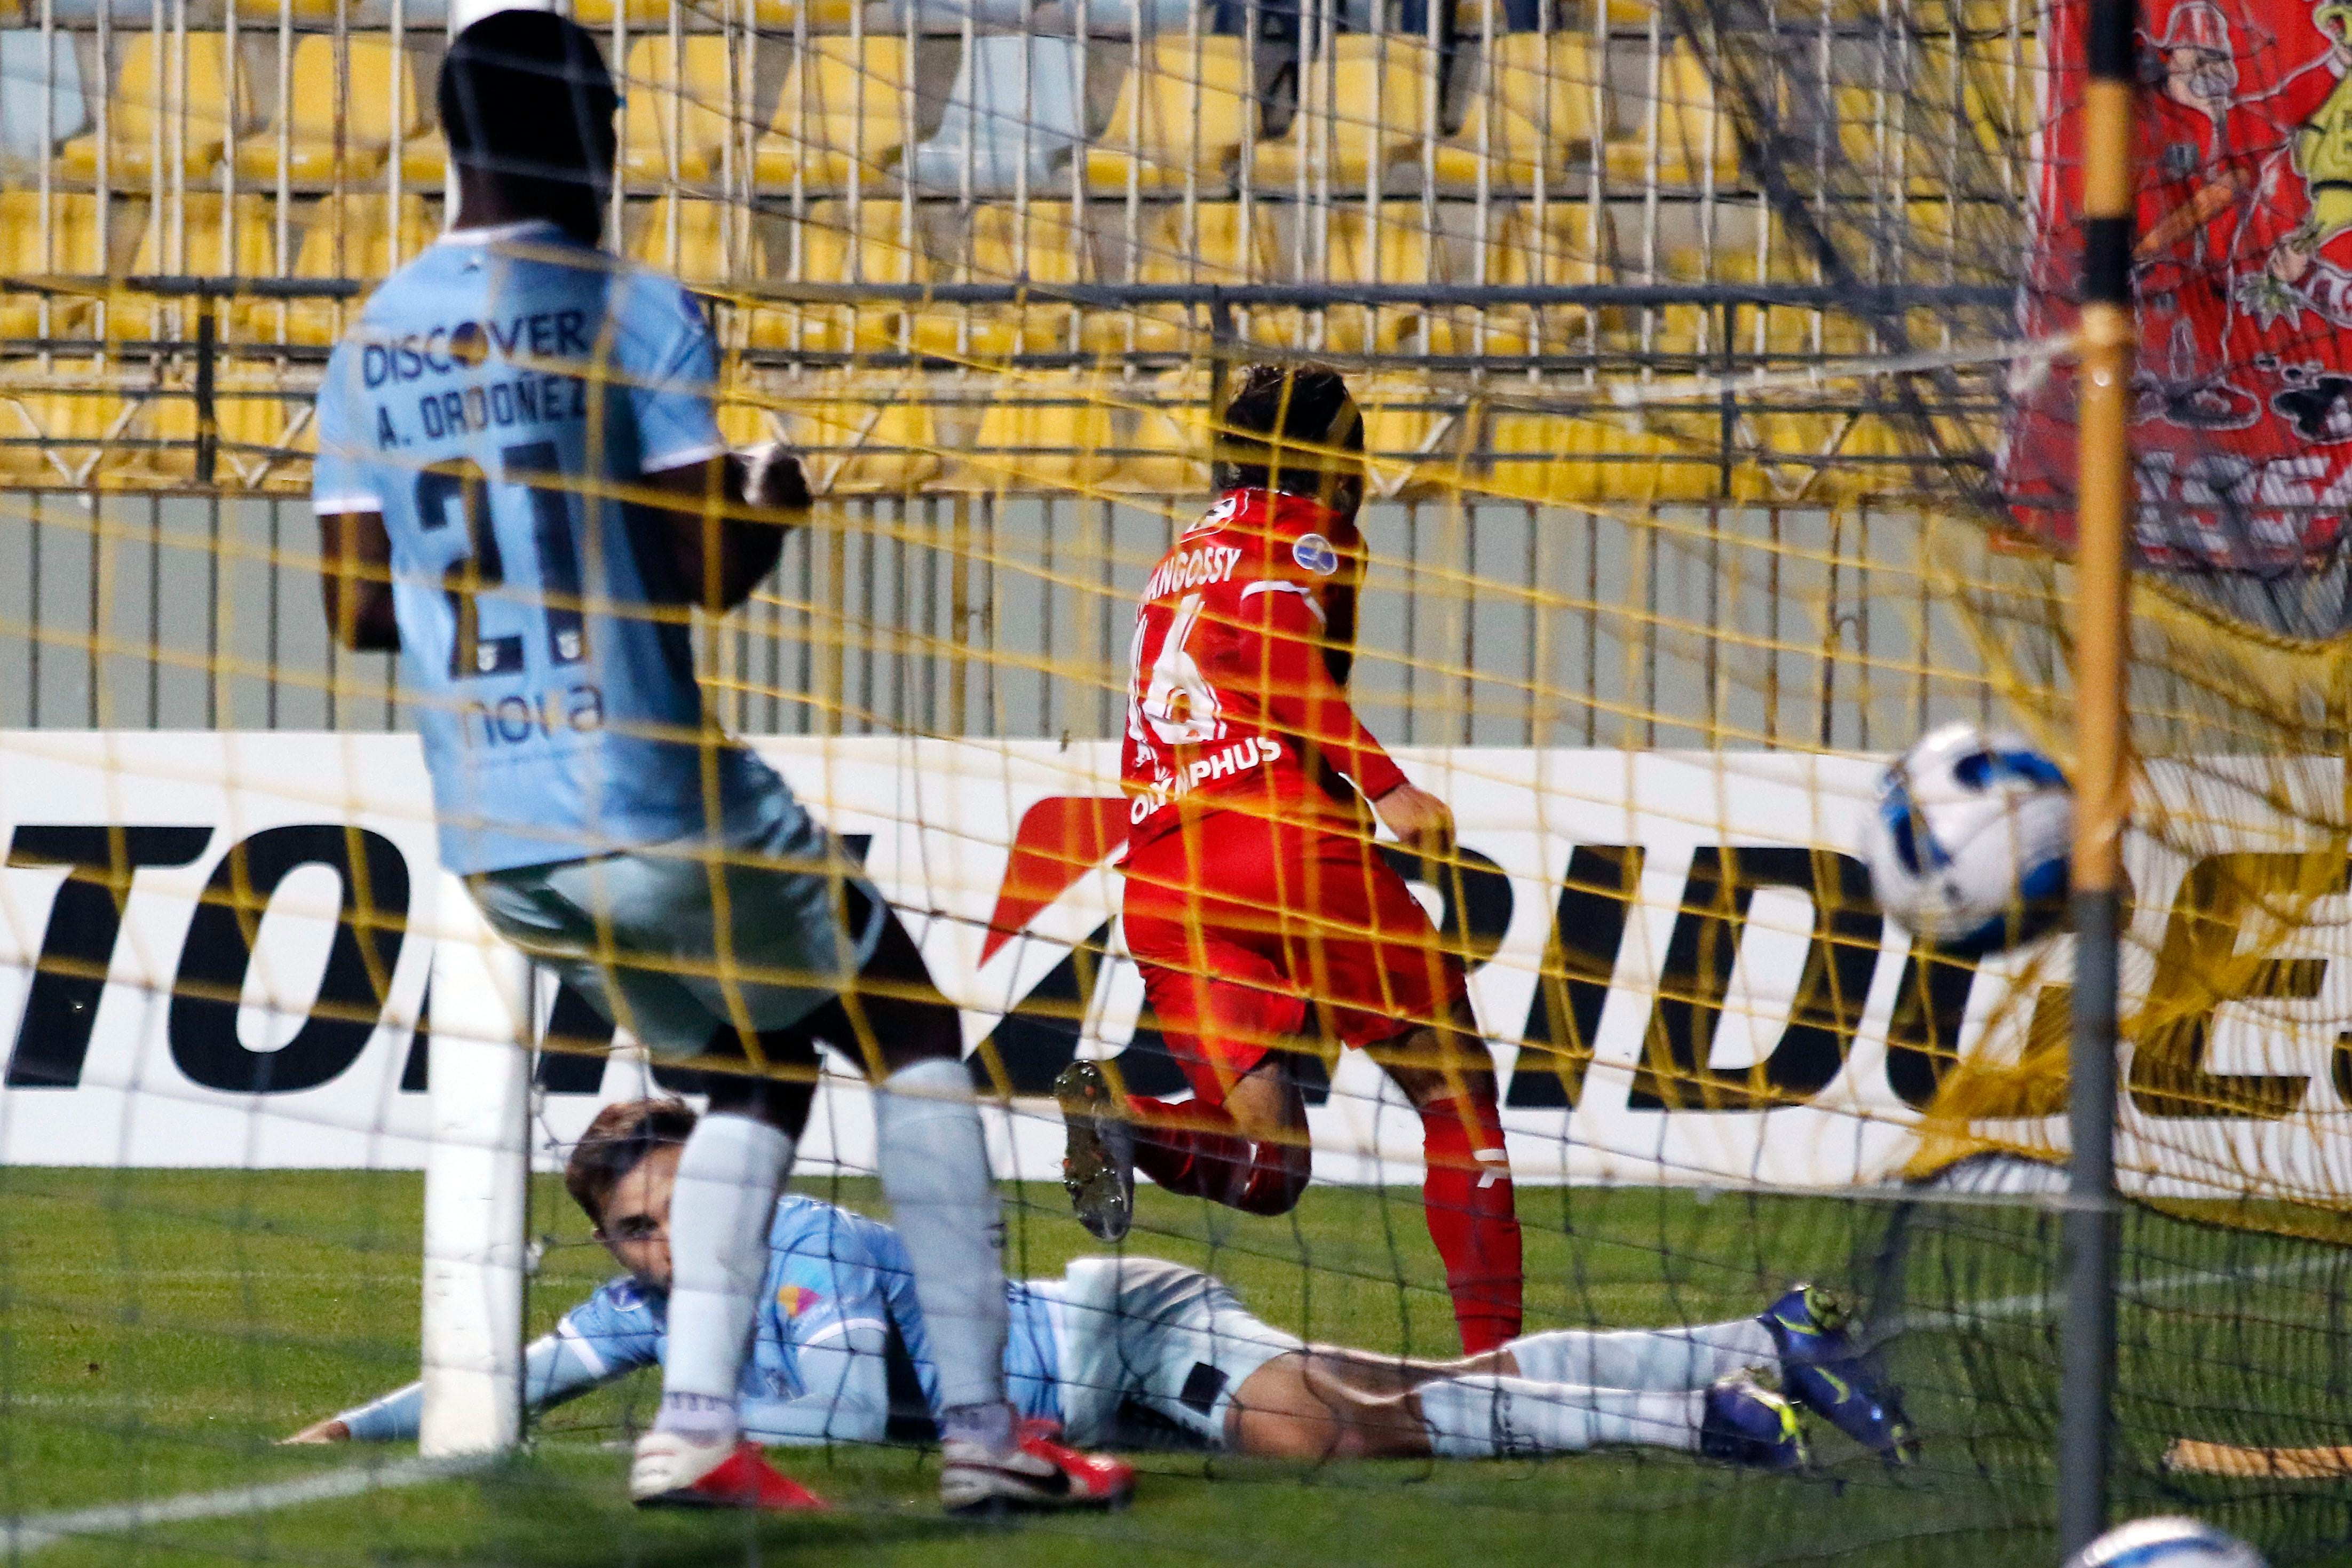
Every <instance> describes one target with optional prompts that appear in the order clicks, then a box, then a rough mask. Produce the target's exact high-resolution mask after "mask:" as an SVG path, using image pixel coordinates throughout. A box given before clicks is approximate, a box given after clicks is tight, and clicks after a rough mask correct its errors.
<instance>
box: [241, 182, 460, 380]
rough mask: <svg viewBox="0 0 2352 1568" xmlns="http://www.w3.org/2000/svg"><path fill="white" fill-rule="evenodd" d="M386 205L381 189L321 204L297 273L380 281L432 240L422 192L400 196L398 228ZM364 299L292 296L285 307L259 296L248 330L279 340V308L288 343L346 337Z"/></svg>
mask: <svg viewBox="0 0 2352 1568" xmlns="http://www.w3.org/2000/svg"><path fill="white" fill-rule="evenodd" d="M384 208H385V202H384V197H383V193H382V192H380V191H367V192H355V191H347V192H345V193H344V194H343V195H340V196H329V197H328V198H327V199H326V200H324V201H322V202H320V204H319V205H318V209H317V210H316V211H315V212H313V213H312V214H311V215H310V226H308V227H307V228H305V229H304V230H303V231H302V244H301V247H300V248H299V249H298V250H297V251H296V252H295V253H294V276H295V277H297V278H352V279H359V280H360V281H362V282H366V283H373V282H379V281H381V280H382V279H386V278H389V277H391V276H392V275H393V273H394V271H395V270H397V269H398V268H400V267H402V266H403V265H404V264H405V263H407V262H409V261H411V260H413V259H415V257H416V255H417V254H418V253H419V252H420V251H422V250H424V249H425V247H426V246H429V245H431V244H432V243H433V237H434V230H433V222H432V219H431V217H430V216H428V215H427V213H426V210H425V198H424V197H423V196H420V195H404V196H402V197H401V198H400V222H399V225H398V226H397V227H395V226H394V225H392V224H391V223H389V222H388V221H387V218H388V216H389V215H388V214H387V213H386V212H385V210H384ZM363 301H364V296H362V297H360V298H355V299H352V300H349V301H339V300H287V301H285V302H284V304H283V305H280V304H278V303H276V302H272V301H268V300H255V301H254V302H253V303H252V304H251V306H250V307H249V308H248V309H247V311H246V313H245V319H246V322H247V331H250V332H251V333H253V334H254V335H255V336H257V337H260V338H262V339H265V340H268V339H274V338H276V337H277V335H278V311H279V310H284V311H285V312H286V329H285V330H286V337H285V341H286V342H289V343H331V342H336V341H337V340H338V339H340V338H341V336H342V334H343V327H344V324H345V323H346V322H347V321H351V320H352V319H353V318H354V317H356V316H357V315H358V313H359V308H360V306H361V304H362V302H363Z"/></svg>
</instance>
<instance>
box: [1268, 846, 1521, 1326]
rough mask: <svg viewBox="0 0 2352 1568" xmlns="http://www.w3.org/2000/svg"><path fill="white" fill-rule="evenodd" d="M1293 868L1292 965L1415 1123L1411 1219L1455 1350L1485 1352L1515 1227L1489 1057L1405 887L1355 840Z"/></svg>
mask: <svg viewBox="0 0 2352 1568" xmlns="http://www.w3.org/2000/svg"><path fill="white" fill-rule="evenodd" d="M1299 862H1300V875H1301V877H1302V879H1303V880H1305V881H1306V884H1307V886H1308V887H1310V888H1311V889H1313V892H1314V896H1315V898H1316V900H1317V901H1318V908H1319V909H1320V910H1321V911H1322V912H1323V919H1322V921H1319V922H1318V926H1317V927H1316V928H1315V929H1314V930H1312V931H1308V932H1307V933H1306V934H1305V936H1304V938H1303V940H1302V941H1300V942H1298V943H1297V946H1299V947H1300V948H1301V950H1302V951H1301V952H1300V953H1299V956H1298V958H1297V962H1298V963H1301V964H1303V965H1306V966H1307V969H1308V972H1309V973H1310V974H1311V976H1312V982H1311V984H1312V986H1313V990H1314V994H1316V995H1318V996H1323V997H1328V998H1330V999H1331V1006H1330V1017H1331V1020H1332V1026H1333V1028H1334V1029H1335V1031H1336V1032H1337V1033H1338V1034H1339V1037H1340V1038H1341V1039H1342V1040H1343V1041H1344V1042H1346V1043H1347V1044H1349V1045H1355V1046H1360V1047H1364V1049H1365V1051H1366V1053H1367V1054H1368V1055H1370V1056H1371V1057H1372V1058H1373V1059H1374V1060H1376V1061H1378V1062H1379V1063H1380V1064H1381V1067H1382V1068H1384V1069H1385V1070H1386V1071H1387V1073H1388V1075H1389V1077H1390V1078H1391V1079H1394V1080H1395V1082H1396V1084H1397V1086H1398V1088H1399V1089H1402V1090H1403V1092H1404V1095H1405V1098H1406V1099H1407V1100H1409V1101H1410V1102H1411V1103H1412V1107H1413V1109H1414V1110H1416V1111H1417V1112H1419V1114H1420V1116H1421V1127H1422V1151H1423V1170H1424V1172H1425V1173H1424V1175H1423V1180H1422V1201H1423V1212H1424V1214H1425V1215H1426V1216H1427V1222H1428V1225H1429V1236H1430V1239H1431V1240H1432V1241H1433V1242H1434V1243H1435V1244H1436V1247H1437V1253H1438V1257H1439V1258H1441V1259H1442V1260H1443V1261H1444V1265H1445V1283H1446V1288H1447V1289H1448V1290H1449V1291H1450V1292H1451V1293H1452V1295H1453V1298H1454V1320H1455V1322H1456V1323H1457V1325H1458V1326H1459V1327H1460V1330H1461V1333H1462V1348H1463V1349H1464V1350H1465V1352H1470V1353H1473V1354H1475V1353H1476V1352H1480V1351H1485V1350H1491V1349H1493V1348H1494V1347H1496V1345H1499V1344H1501V1343H1502V1342H1504V1341H1506V1340H1508V1339H1509V1338H1510V1337H1511V1336H1512V1335H1514V1334H1516V1333H1517V1332H1518V1331H1519V1323H1520V1297H1521V1292H1522V1266H1521V1258H1520V1238H1519V1221H1518V1215H1517V1196H1516V1194H1515V1192H1514V1190H1513V1186H1512V1183H1511V1167H1510V1162H1509V1157H1508V1155H1507V1153H1506V1152H1505V1149H1504V1141H1503V1118H1502V1103H1501V1094H1500V1090H1499V1088H1498V1086H1497V1084H1496V1078H1495V1068H1494V1060H1493V1058H1492V1057H1491V1056H1490V1055H1489V1054H1488V1052H1487V1049H1486V1041H1485V1039H1484V1038H1483V1037H1480V1035H1479V1033H1478V1026H1477V1020H1476V1018H1475V1016H1474V1015H1473V1013H1472V1012H1471V1009H1470V1002H1469V996H1468V994H1467V991H1466V989H1465V978H1464V973H1463V969H1462V965H1461V963H1460V961H1459V960H1458V959H1456V958H1455V957H1454V955H1452V954H1450V953H1447V952H1444V951H1443V950H1441V949H1440V947H1439V946H1438V938H1437V932H1436V931H1435V930H1434V929H1433V927H1432V926H1431V925H1430V923H1429V916H1428V915H1427V913H1426V912H1424V911H1423V909H1422V907H1421V905H1420V904H1419V902H1417V901H1416V900H1414V899H1413V896H1412V891H1411V890H1410V889H1408V888H1407V887H1406V886H1405V883H1404V879H1402V878H1401V877H1399V876H1398V875H1397V874H1396V873H1395V872H1394V871H1393V870H1391V868H1389V865H1388V863H1387V862H1386V861H1385V860H1383V859H1382V858H1380V857H1379V856H1377V855H1374V854H1371V853H1370V852H1369V848H1368V847H1367V846H1365V845H1364V844H1362V843H1361V842H1360V840H1355V839H1349V838H1343V837H1336V836H1327V837H1321V838H1319V839H1318V840H1317V841H1316V842H1315V843H1314V844H1313V845H1312V846H1311V847H1308V848H1307V849H1306V850H1305V852H1304V853H1303V854H1301V855H1300V856H1299ZM1400 1019H1402V1020H1407V1022H1406V1024H1405V1026H1403V1027H1402V1028H1400V1027H1399V1026H1398V1020H1400Z"/></svg>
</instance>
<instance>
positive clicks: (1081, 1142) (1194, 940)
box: [1055, 365, 1520, 1354]
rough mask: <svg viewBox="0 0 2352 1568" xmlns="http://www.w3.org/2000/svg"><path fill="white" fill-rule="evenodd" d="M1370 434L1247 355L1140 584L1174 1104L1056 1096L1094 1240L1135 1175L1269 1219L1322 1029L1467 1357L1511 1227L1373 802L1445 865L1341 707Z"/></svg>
mask: <svg viewBox="0 0 2352 1568" xmlns="http://www.w3.org/2000/svg"><path fill="white" fill-rule="evenodd" d="M1363 447H1364V422H1363V416H1362V415H1361V414H1360V412H1359V411H1358V410H1357V407H1356V405H1355V402H1354V400H1353V399H1352V398H1351V397H1349V395H1348V388H1347V384H1346V383H1345V382H1343V381H1342V380H1341V379H1340V378H1339V374H1338V373H1337V372H1335V371H1331V370H1328V369H1326V368H1323V367H1321V366H1312V365H1310V366H1301V367H1297V368H1295V369H1293V368H1286V367H1282V366H1276V365H1255V366H1252V367H1250V368H1249V369H1248V370H1247V371H1245V372H1244V374H1243V376H1242V380H1241V384H1240V386H1239V388H1238V390H1237V391H1236V392H1235V393H1234V397H1233V400H1232V402H1231V404H1230V405H1228V406H1227V409H1226V413H1225V425H1224V431H1223V434H1222V435H1221V437H1220V438H1219V440H1218V446H1217V458H1218V462H1217V486H1218V489H1219V492H1220V494H1219V498H1218V500H1217V501H1216V503H1215V504H1214V505H1213V506H1212V507H1210V509H1209V510H1208V511H1207V512H1206V513H1205V514H1203V515H1202V518H1201V520H1200V521H1197V522H1195V523H1193V524H1192V526H1191V527H1190V528H1188V529H1186V530H1185V531H1184V533H1183V536H1182V537H1181V538H1180V539H1179V540H1178V541H1177V542H1176V545H1175V548H1173V549H1172V550H1171V551H1170V552H1168V553H1167V555H1166V556H1165V557H1163V558H1162V559H1161V561H1160V564H1159V566H1158V567H1157V568H1156V569H1155V570H1154V571H1153V573H1152V574H1151V577H1150V581H1149V583H1148V584H1147V585H1146V586H1145V589H1144V595H1143V604H1142V607H1141V609H1140V610H1139V613H1138V614H1137V616H1136V623H1135V641H1134V645H1133V669H1132V675H1131V688H1130V690H1129V699H1128V720H1127V738H1126V743H1125V754H1124V765H1123V770H1122V780H1121V782H1122V785H1123V787H1124V788H1125V789H1126V791H1127V793H1128V795H1129V823H1130V826H1129V837H1128V845H1127V854H1126V860H1125V863H1124V867H1123V869H1124V870H1125V873H1126V879H1127V894H1126V908H1125V911H1124V919H1125V922H1126V931H1127V945H1128V950H1129V952H1131V953H1133V954H1134V956H1135V960H1136V962H1137V963H1138V964H1139V965H1140V966H1141V968H1142V971H1143V979H1144V988H1145V993H1146V994H1147V996H1148V998H1149V1000H1150V1005H1151V1009H1152V1011H1153V1012H1154V1013H1155V1014H1156V1015H1157V1016H1158V1018H1159V1022H1160V1029H1161V1031H1162V1033H1163V1034H1164V1035H1165V1037H1166V1038H1167V1040H1168V1044H1169V1047H1170V1049H1171V1051H1172V1052H1173V1053H1174V1054H1175V1056H1176V1058H1177V1059H1178V1060H1179V1061H1180V1062H1181V1064H1182V1065H1183V1068H1184V1072H1185V1076H1186V1077H1187V1078H1188V1079H1190V1080H1191V1082H1192V1093H1193V1098H1192V1100H1190V1101H1186V1102H1181V1103H1177V1102H1171V1101H1168V1100H1152V1099H1147V1098H1142V1097H1125V1098H1122V1097H1121V1096H1120V1095H1119V1094H1118V1092H1117V1090H1116V1089H1114V1087H1113V1085H1112V1084H1111V1082H1110V1079H1109V1078H1108V1075H1107V1074H1106V1073H1105V1072H1104V1070H1103V1069H1102V1068H1101V1067H1100V1066H1099V1065H1098V1064H1096V1063H1093V1062H1077V1063H1074V1064H1073V1065H1072V1066H1071V1067H1070V1068H1068V1069H1067V1070H1066V1071H1065V1072H1064V1073H1063V1075H1062V1077H1061V1079H1059V1080H1057V1082H1056V1084H1055V1089H1056V1091H1057V1093H1058V1094H1059V1096H1060V1099H1061V1101H1062V1108H1063V1112H1064V1115H1065V1118H1066V1121H1067V1122H1068V1127H1069V1152H1068V1156H1067V1159H1066V1162H1065V1164H1064V1179H1065V1183H1066V1185H1067V1186H1068V1188H1069V1190H1070V1196H1071V1200H1072V1202H1073V1204H1074V1205H1076V1208H1077V1211H1078V1215H1079V1218H1080V1219H1081V1220H1082V1221H1084V1222H1085V1224H1086V1226H1087V1229H1089V1230H1090V1231H1092V1232H1093V1233H1094V1234H1095V1235H1096V1236H1097V1237H1102V1238H1103V1239H1105V1240H1117V1239H1118V1238H1119V1237H1122V1236H1124V1235H1125V1234H1126V1232H1127V1228H1128V1225H1129V1219H1130V1216H1131V1213H1132V1207H1133V1201H1134V1180H1135V1178H1134V1172H1135V1171H1136V1170H1137V1169H1141V1170H1142V1171H1143V1173H1145V1174H1147V1175H1149V1176H1150V1177H1151V1179H1152V1180H1153V1181H1155V1182H1157V1183H1159V1184H1160V1185H1161V1186H1163V1187H1165V1188H1167V1189H1169V1190H1170V1191H1171V1192H1177V1193H1183V1194H1191V1195H1196V1196H1201V1197H1206V1198H1211V1199H1213V1200H1215V1201H1217V1202H1219V1203H1223V1204H1225V1205H1230V1206H1232V1207H1234V1208H1237V1209H1241V1210H1244V1211H1245V1212H1247V1213H1251V1214H1261V1215H1278V1214H1284V1213H1286V1212H1288V1211H1289V1209H1290V1208H1291V1207H1292V1206H1293V1205H1296V1204H1297V1201H1298V1196H1299V1194H1300V1193H1301V1192H1302V1191H1304V1190H1305V1188H1306V1185H1307V1175H1308V1169H1309V1164H1310V1161H1311V1152H1310V1150H1309V1148H1308V1146H1307V1120H1306V1115H1307V1113H1306V1102H1305V1100H1304V1097H1303V1096H1302V1094H1301V1092H1300V1089H1299V1086H1298V1082H1297V1078H1296V1076H1295V1074H1294V1071H1293V1068H1292V1063H1293V1061H1294V1060H1295V1059H1296V1058H1297V1054H1298V1053H1299V1052H1301V1051H1314V1050H1316V1049H1317V1041H1318V1038H1322V1039H1328V1038H1332V1037H1336V1038H1337V1039H1339V1041H1340V1042H1342V1043H1343V1044H1345V1045H1349V1046H1353V1047H1358V1048H1360V1049H1361V1050H1364V1051H1366V1052H1368V1053H1369V1054H1370V1055H1371V1056H1372V1057H1373V1058H1374V1059H1375V1060H1377V1061H1378V1062H1379V1063H1380V1064H1381V1067H1382V1068H1385V1069H1386V1070H1387V1072H1388V1074H1389V1076H1390V1077H1391V1078H1392V1079H1395V1081H1396V1083H1397V1085H1398V1087H1399V1088H1400V1089H1402V1090H1403V1091H1404V1093H1405V1095H1406V1097H1407V1098H1408V1099H1409V1100H1411V1101H1412V1104H1413V1106H1414V1107H1415V1108H1416V1109H1417V1110H1419V1111H1420V1113H1421V1119H1422V1127H1423V1149H1424V1152H1425V1153H1426V1157H1427V1162H1428V1176H1427V1179H1426V1182H1425V1184H1424V1187H1423V1197H1424V1199H1425V1204H1426V1207H1427V1210H1428V1215H1429V1232H1430V1236H1431V1237H1432V1239H1433V1240H1434V1241H1435V1242H1436V1244H1437V1250H1438V1253H1439V1256H1440V1257H1441V1258H1444V1263H1445V1278H1446V1284H1447V1286H1448V1288H1449V1289H1451V1290H1452V1292H1453V1296H1454V1317H1455V1319H1456V1321H1458V1322H1459V1323H1460V1325H1461V1329H1462V1342H1463V1348H1464V1350H1465V1352H1469V1353H1472V1354H1476V1353H1478V1352H1483V1351H1486V1350H1491V1349H1493V1348H1494V1347H1495V1346H1496V1345H1499V1344H1501V1343H1502V1342H1504V1341H1506V1340H1508V1339H1509V1338H1511V1337H1512V1336H1513V1335H1514V1334H1517V1332H1518V1331H1519V1295H1520V1264H1519V1226H1518V1220H1517V1216H1516V1215H1515V1214H1514V1212H1513V1203H1512V1191H1511V1173H1510V1165H1509V1163H1508V1161H1507V1158H1506V1156H1505V1153H1504V1149H1503V1131H1502V1121H1501V1117H1500V1113H1499V1111H1498V1110H1497V1103H1496V1084H1495V1072H1494V1065H1493V1061H1492V1058H1489V1056H1488V1055H1487V1052H1486V1043H1485V1041H1484V1040H1483V1039H1482V1038H1480V1037H1479V1035H1478V1032H1477V1026H1476V1023H1475V1019H1474V1018H1473V1016H1472V1015H1471V1011H1470V1005H1469V998H1468V994H1467V991H1466V990H1465V984H1464V972H1463V967H1462V964H1461V962H1460V960H1459V959H1457V958H1456V957H1454V955H1453V954H1451V953H1448V952H1444V951H1443V950H1442V949H1441V948H1440V947H1439V945H1438V941H1437V933H1436V931H1434V930H1433V928H1432V927H1431V925H1430V922H1429V917H1428V915H1427V914H1426V913H1424V912H1423V910H1422V907H1421V905H1420V904H1419V903H1417V902H1416V901H1415V900H1414V899H1413V897H1412V893H1411V892H1410V891H1409V890H1408V889H1407V888H1406V886H1405V883H1404V879H1402V878H1401V877H1399V876H1398V875H1397V874H1396V872H1395V871H1394V870H1392V869H1391V868H1390V867H1389V865H1388V863H1387V862H1386V861H1385V860H1384V859H1383V858H1381V854H1380V852H1379V851H1378V850H1377V849H1376V848H1375V847H1373V844H1372V841H1371V840H1372V833H1373V826H1372V824H1371V822H1370V815H1371V814H1377V815H1378V816H1379V818H1380V820H1381V822H1382V823H1384V824H1386V825H1387V826H1388V827H1389V829H1390V830H1391V832H1393V833H1394V834H1395V835H1396V836H1397V837H1398V838H1399V839H1400V840H1402V842H1403V843H1404V844H1405V845H1406V846H1407V847H1411V848H1417V849H1419V850H1420V851H1421V852H1422V853H1423V854H1424V855H1429V856H1439V857H1442V856H1444V855H1446V854H1448V853H1450V852H1451V848H1452V837H1453V814H1452V813H1451V812H1450V811H1448V810H1447V808H1446V806H1445V804H1444V802H1443V801H1441V800H1439V799H1438V798H1437V797H1436V796H1435V795H1431V794H1429V793H1428V792H1427V791H1425V790H1422V789H1419V788H1416V787H1415V786H1414V785H1413V784H1411V783H1410V782H1408V781H1407V780H1406V778H1405V776H1404V774H1403V773H1402V771H1400V770H1399V769H1398V767H1397V765H1396V763H1393V762H1391V760H1390V759H1389V755H1388V753H1387V752H1385V751H1383V750H1381V743H1380V742H1378V741H1376V740H1374V739H1373V738H1372V735H1371V733H1370V731H1367V730H1366V729H1365V728H1364V726H1363V725H1362V723H1361V722H1360V721H1358V719H1357V718H1356V714H1355V711H1354V710H1353V709H1352V708H1351V707H1350V706H1349V701H1348V696H1347V689H1346V681H1347V677H1348V670H1349V663H1350V661H1351V658H1352V649H1353V644H1354V635H1355V593H1356V586H1357V584H1358V582H1359V581H1360V578H1361V576H1362V573H1363V562H1364V552H1363V544H1362V539H1361V536H1360V534H1359V533H1358V531H1357V528H1356V512H1357V510H1358V508H1359V507H1360V505H1361V504H1362V501H1363V492H1364V465H1363V458H1362V456H1361V454H1362V452H1363ZM1367 802H1369V803H1370V814H1368V813H1367V811H1366V809H1365V805H1366V803H1367ZM1318 1015H1319V1026H1318Z"/></svg>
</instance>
